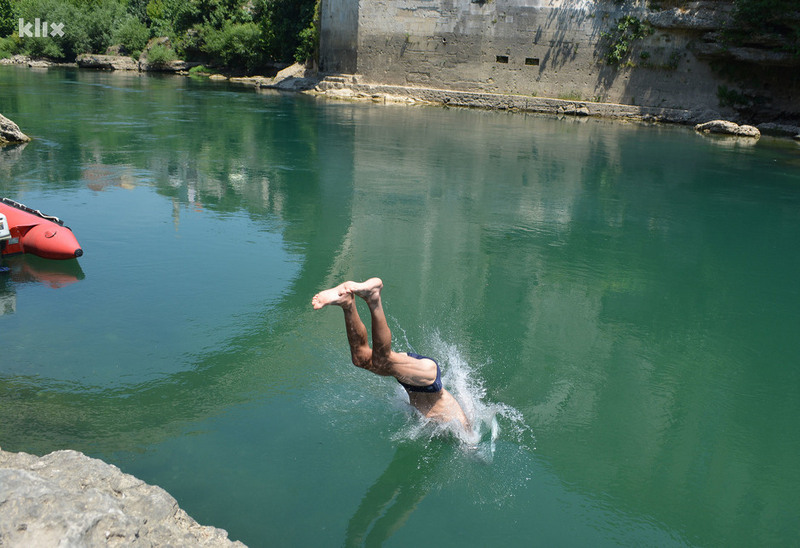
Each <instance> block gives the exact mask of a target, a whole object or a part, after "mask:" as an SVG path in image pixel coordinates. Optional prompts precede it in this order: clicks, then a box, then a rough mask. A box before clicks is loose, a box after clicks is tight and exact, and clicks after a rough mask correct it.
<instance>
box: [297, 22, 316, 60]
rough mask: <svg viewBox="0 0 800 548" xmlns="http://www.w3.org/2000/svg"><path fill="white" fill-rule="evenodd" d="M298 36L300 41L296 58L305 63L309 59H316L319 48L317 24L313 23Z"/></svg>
mask: <svg viewBox="0 0 800 548" xmlns="http://www.w3.org/2000/svg"><path fill="white" fill-rule="evenodd" d="M298 38H299V41H300V43H299V44H297V49H296V50H295V52H294V60H295V61H297V62H298V63H305V62H306V61H308V60H309V59H316V58H317V50H318V49H319V31H318V30H317V25H316V24H315V23H311V26H309V27H306V28H304V29H303V30H301V31H300V34H299V35H298Z"/></svg>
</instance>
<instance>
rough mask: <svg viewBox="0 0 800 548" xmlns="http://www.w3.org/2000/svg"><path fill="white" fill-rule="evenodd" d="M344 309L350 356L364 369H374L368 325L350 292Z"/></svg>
mask: <svg viewBox="0 0 800 548" xmlns="http://www.w3.org/2000/svg"><path fill="white" fill-rule="evenodd" d="M341 307H342V310H343V311H344V325H345V329H346V330H347V342H348V343H349V344H350V357H351V358H352V360H353V365H355V366H356V367H361V368H363V369H372V356H373V352H372V349H371V348H370V347H369V341H368V340H367V339H368V337H367V327H366V326H365V325H364V322H362V321H361V317H360V316H359V315H358V309H357V308H356V299H355V297H353V295H352V294H350V299H349V302H347V303H343V304H342V305H341Z"/></svg>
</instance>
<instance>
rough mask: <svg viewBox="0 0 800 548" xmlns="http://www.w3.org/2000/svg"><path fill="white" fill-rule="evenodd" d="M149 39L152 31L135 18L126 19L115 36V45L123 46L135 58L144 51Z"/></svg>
mask: <svg viewBox="0 0 800 548" xmlns="http://www.w3.org/2000/svg"><path fill="white" fill-rule="evenodd" d="M149 38H150V29H148V28H147V26H146V25H145V24H144V23H142V22H141V21H139V20H138V19H136V18H135V17H128V18H126V19H124V20H123V21H122V23H121V24H120V25H119V26H117V28H116V29H115V30H114V34H113V42H114V44H119V45H121V46H122V47H124V48H125V50H126V51H127V52H128V53H129V54H131V55H134V56H136V55H137V54H138V53H140V52H141V51H142V50H143V49H144V47H145V46H146V45H147V40H149Z"/></svg>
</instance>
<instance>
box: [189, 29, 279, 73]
mask: <svg viewBox="0 0 800 548" xmlns="http://www.w3.org/2000/svg"><path fill="white" fill-rule="evenodd" d="M201 34H202V38H203V45H202V46H201V50H202V51H203V52H204V53H206V54H207V55H208V56H209V58H210V59H211V61H212V63H214V64H215V65H224V66H226V67H230V68H233V69H242V70H245V71H248V72H251V71H253V70H255V69H256V68H258V67H260V66H262V65H263V64H264V61H265V55H264V54H265V52H264V50H263V41H262V39H261V29H260V28H259V27H258V25H256V24H255V23H252V22H250V23H231V22H229V21H226V22H225V23H224V24H223V25H222V28H221V29H215V28H213V27H211V26H206V27H204V28H203V31H202V33H201Z"/></svg>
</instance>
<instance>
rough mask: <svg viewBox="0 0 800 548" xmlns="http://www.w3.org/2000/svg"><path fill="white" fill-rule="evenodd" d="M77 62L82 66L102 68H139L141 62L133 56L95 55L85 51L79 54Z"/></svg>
mask: <svg viewBox="0 0 800 548" xmlns="http://www.w3.org/2000/svg"><path fill="white" fill-rule="evenodd" d="M76 62H77V64H78V66H79V67H81V68H93V69H100V70H139V63H137V62H136V60H135V59H133V57H125V56H123V55H94V54H90V53H84V54H81V55H78V58H77V59H76Z"/></svg>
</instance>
